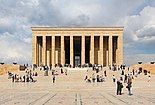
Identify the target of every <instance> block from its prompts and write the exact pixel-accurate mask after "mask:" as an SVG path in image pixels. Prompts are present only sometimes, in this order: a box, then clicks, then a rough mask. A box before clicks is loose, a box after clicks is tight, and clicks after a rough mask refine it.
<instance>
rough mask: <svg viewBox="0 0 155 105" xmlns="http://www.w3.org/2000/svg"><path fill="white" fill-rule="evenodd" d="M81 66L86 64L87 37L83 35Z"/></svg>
mask: <svg viewBox="0 0 155 105" xmlns="http://www.w3.org/2000/svg"><path fill="white" fill-rule="evenodd" d="M81 64H82V65H83V64H85V36H84V35H82V47H81Z"/></svg>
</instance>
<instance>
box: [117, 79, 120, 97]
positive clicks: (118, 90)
mask: <svg viewBox="0 0 155 105" xmlns="http://www.w3.org/2000/svg"><path fill="white" fill-rule="evenodd" d="M119 93H120V81H119V80H118V81H117V95H119Z"/></svg>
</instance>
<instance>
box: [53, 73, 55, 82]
mask: <svg viewBox="0 0 155 105" xmlns="http://www.w3.org/2000/svg"><path fill="white" fill-rule="evenodd" d="M52 79H53V83H55V74H54V75H53V77H52Z"/></svg>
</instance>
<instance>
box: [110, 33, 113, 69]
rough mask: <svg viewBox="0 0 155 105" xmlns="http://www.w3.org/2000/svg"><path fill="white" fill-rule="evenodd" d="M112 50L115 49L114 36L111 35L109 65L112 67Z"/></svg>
mask: <svg viewBox="0 0 155 105" xmlns="http://www.w3.org/2000/svg"><path fill="white" fill-rule="evenodd" d="M112 49H113V47H112V35H111V34H110V35H109V65H110V66H111V67H112V58H113V57H112V55H113V54H112Z"/></svg>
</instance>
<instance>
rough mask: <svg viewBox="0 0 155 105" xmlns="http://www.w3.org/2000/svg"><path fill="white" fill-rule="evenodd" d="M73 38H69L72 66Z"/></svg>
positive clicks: (71, 62)
mask: <svg viewBox="0 0 155 105" xmlns="http://www.w3.org/2000/svg"><path fill="white" fill-rule="evenodd" d="M73 53H74V51H73V36H70V64H71V65H72V66H73V55H74V54H73Z"/></svg>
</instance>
